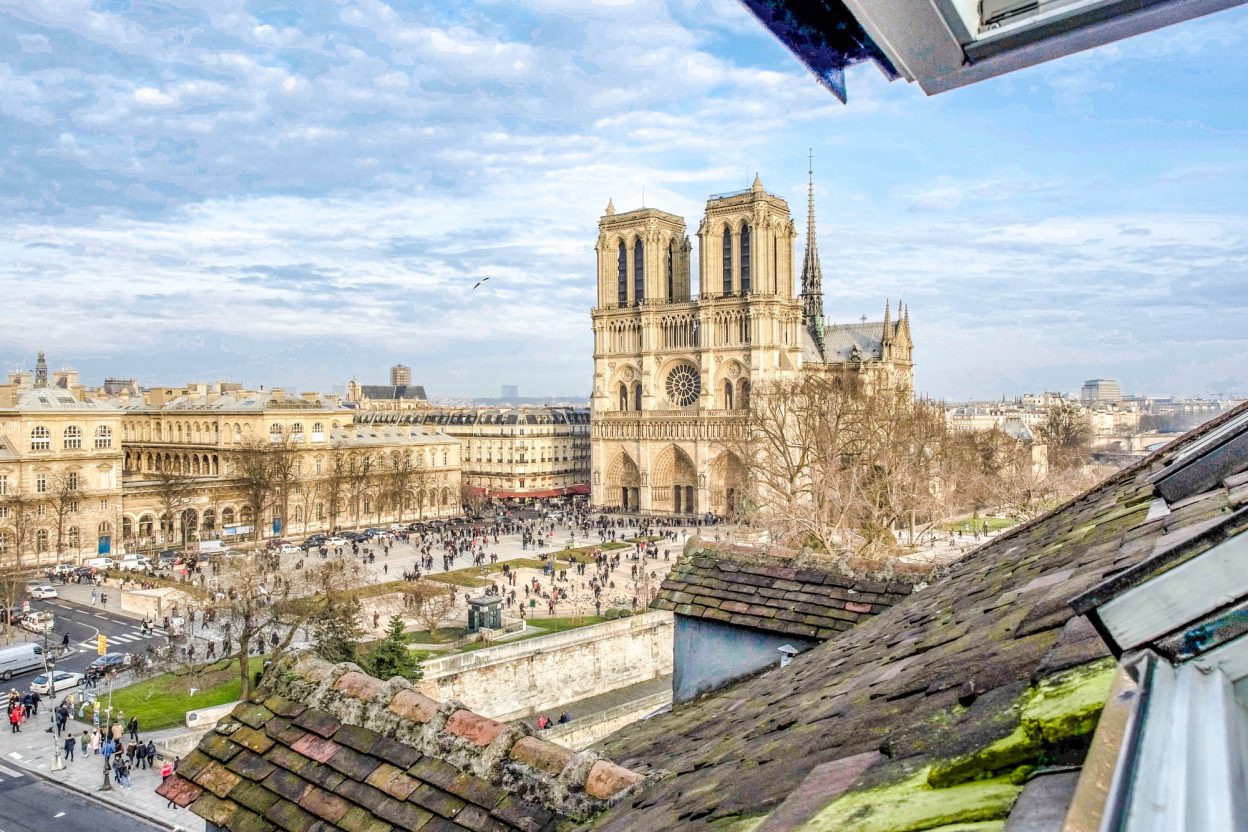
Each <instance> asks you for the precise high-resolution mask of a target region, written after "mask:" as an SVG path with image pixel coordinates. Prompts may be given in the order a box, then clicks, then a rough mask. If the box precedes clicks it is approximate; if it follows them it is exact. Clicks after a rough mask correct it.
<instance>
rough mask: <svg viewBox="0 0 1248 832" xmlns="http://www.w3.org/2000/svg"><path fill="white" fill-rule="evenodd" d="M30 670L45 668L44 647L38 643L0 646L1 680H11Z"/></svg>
mask: <svg viewBox="0 0 1248 832" xmlns="http://www.w3.org/2000/svg"><path fill="white" fill-rule="evenodd" d="M28 670H43V648H42V647H41V646H39V645H38V644H15V645H13V646H12V647H0V681H5V682H7V681H9V680H10V679H12V678H13V677H14V676H16V675H18V674H19V673H25V672H26V671H28Z"/></svg>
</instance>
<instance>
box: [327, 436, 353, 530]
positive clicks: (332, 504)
mask: <svg viewBox="0 0 1248 832" xmlns="http://www.w3.org/2000/svg"><path fill="white" fill-rule="evenodd" d="M349 467H350V459H349V455H348V452H347V450H346V449H345V448H334V449H332V450H331V451H330V454H329V470H328V471H327V473H326V475H325V480H324V486H325V504H326V505H325V508H326V512H327V513H328V515H329V527H330V528H331V529H337V528H338V517H339V515H341V514H342V504H343V500H345V499H346V494H347V490H348V489H347V481H348V478H349V476H348V475H349Z"/></svg>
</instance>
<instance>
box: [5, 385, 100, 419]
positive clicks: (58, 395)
mask: <svg viewBox="0 0 1248 832" xmlns="http://www.w3.org/2000/svg"><path fill="white" fill-rule="evenodd" d="M0 410H16V411H19V412H26V413H30V412H44V413H78V412H86V413H99V414H101V415H105V414H114V413H119V412H120V411H119V410H118V408H117V406H116V405H114V404H113V403H112V402H109V401H104V400H99V399H90V398H88V399H78V398H76V397H75V396H74V394H73V393H71V392H70V391H68V390H66V389H64V388H62V387H31V388H30V389H28V390H22V391H21V392H19V393H18V394H17V402H16V403H15V404H13V405H11V406H9V407H3V408H0Z"/></svg>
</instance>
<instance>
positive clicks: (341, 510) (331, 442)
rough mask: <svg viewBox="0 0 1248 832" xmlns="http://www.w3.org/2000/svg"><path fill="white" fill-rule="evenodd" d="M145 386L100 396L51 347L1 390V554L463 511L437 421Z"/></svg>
mask: <svg viewBox="0 0 1248 832" xmlns="http://www.w3.org/2000/svg"><path fill="white" fill-rule="evenodd" d="M137 389H138V388H137V384H133V383H128V384H126V385H124V386H122V387H121V388H120V389H119V390H118V393H117V395H114V396H108V395H106V393H105V391H104V390H99V391H93V393H88V392H87V391H86V390H84V389H83V387H82V386H81V385H79V384H78V382H77V374H76V373H74V372H73V371H72V370H64V371H58V372H52V373H49V371H48V369H47V364H46V361H45V360H44V358H43V354H42V353H40V356H39V362H38V364H37V366H36V369H35V371H34V373H33V374H32V373H30V372H27V371H19V372H16V373H12V374H10V376H9V383H8V384H4V385H0V557H3V558H6V559H12V558H14V557H16V556H18V555H19V554H20V555H21V558H22V560H23V562H26V563H43V564H48V563H54V562H56V561H57V560H58V559H59V560H61V561H66V562H81V561H82V560H84V559H86V558H88V557H92V556H95V555H97V554H100V555H103V554H110V555H120V554H121V553H123V552H127V551H129V552H134V551H145V550H147V549H150V548H153V547H166V546H169V547H173V546H183V545H187V544H190V543H193V542H195V541H200V540H210V539H225V540H227V541H231V540H244V539H250V538H254V537H257V536H258V537H259V538H261V539H263V538H266V537H274V536H278V535H284V536H294V537H301V536H303V535H305V534H308V533H312V532H315V531H326V530H330V529H335V528H357V527H363V526H378V525H381V526H385V525H389V524H391V523H397V522H407V521H412V520H418V519H429V518H436V517H448V516H453V515H455V514H458V513H459V512H460V510H461V505H462V504H461V482H460V449H461V442H460V440H458V439H456V438H455V437H453V436H450V435H448V434H447V433H445V432H442V431H440V430H439V429H438V428H437V426H436V425H424V424H415V423H408V424H384V425H383V424H369V423H366V422H358V423H357V421H356V415H357V413H358V411H356V410H354V409H352V408H348V407H345V406H344V405H343V404H342V403H341V402H338V401H337V400H336V399H335V398H333V397H322V396H319V395H318V394H316V393H307V394H303V395H295V394H293V393H289V392H287V391H283V390H279V389H273V390H267V391H266V390H260V391H248V390H244V389H243V388H242V387H241V385H234V384H213V385H208V384H191V385H187V386H185V387H157V388H151V389H148V390H147V391H145V392H142V393H139V394H135V391H136V390H137ZM260 459H263V460H265V462H264V464H263V465H260V464H258V463H257V462H256V461H257V460H260ZM248 460H250V462H249V461H248ZM265 466H268V467H265ZM261 481H264V482H267V485H265V486H257V485H256V483H257V482H261ZM257 502H259V503H260V505H258V506H257V505H255V503H257Z"/></svg>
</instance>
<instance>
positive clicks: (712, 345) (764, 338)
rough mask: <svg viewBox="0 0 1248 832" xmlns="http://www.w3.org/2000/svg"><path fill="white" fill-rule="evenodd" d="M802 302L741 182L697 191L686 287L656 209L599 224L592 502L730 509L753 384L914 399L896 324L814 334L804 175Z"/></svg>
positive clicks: (674, 223) (791, 241)
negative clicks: (869, 381) (897, 391)
mask: <svg viewBox="0 0 1248 832" xmlns="http://www.w3.org/2000/svg"><path fill="white" fill-rule="evenodd" d="M807 212H808V213H807V232H806V252H805V258H804V260H803V262H802V268H801V293H800V294H795V292H794V283H795V277H796V273H797V270H796V268H795V266H796V261H795V255H796V249H795V241H796V239H797V230H796V227H795V224H794V222H793V217H792V216H791V214H790V213H789V204H788V202H786V201H785V200H783V199H781V198H780V197H778V196H774V195H772V194H769V193H767V191H766V190H764V188H763V183H762V182H761V181H760V180H759V179H758V178H757V177H755V179H754V185H753V186H752V187H750V188H748V189H746V190H744V191H738V192H735V193H728V194H719V195H716V196H712V197H711V198H710V199H708V200H707V202H706V213H705V215H704V216H703V217H702V223H701V225H699V227H698V250H699V254H700V256H699V258H698V288H699V291H698V293H697V294H696V295H695V294H694V293H693V291H692V286H691V283H690V252H691V250H692V246H691V245H690V242H689V236H688V234H687V232H686V230H685V221H684V219H683V218H682V217H678V216H675V215H674V214H669V213H666V212H665V211H660V210H657V209H655V208H642V209H639V210H636V211H628V212H626V213H616V210H615V206H614V205H613V204H611V203H608V204H607V210H606V214H605V215H604V216H603V217H602V218H601V219H600V220H599V221H598V244H597V247H596V249H597V252H598V305H597V307H595V308H594V309H593V311H592V316H593V325H594V387H593V397H592V401H591V408H592V418H591V425H592V437H593V438H592V442H591V465H592V474H591V481H592V500H593V502H594V503H595V504H596V505H602V506H617V507H622V508H625V509H628V510H632V511H641V512H653V513H660V514H664V513H666V514H699V515H700V514H705V513H707V512H711V513H714V514H719V515H727V514H730V513H732V511H733V510H734V508H735V506H737V504H738V500H739V499H740V498H741V497H742V496H743V495H744V493H745V486H746V484H745V473H744V468H743V466H742V464H741V461H740V460H739V459H738V458H737V457H736V456H735V455H734V453H733V452H732V451H731V450H729V448H728V447H727V444H726V442H725V440H726V439H728V437H729V436H731V435H733V434H734V430H740V427H741V425H742V421H743V416H744V414H745V411H746V409H747V408H748V405H749V396H750V388H751V386H752V385H758V384H766V383H767V382H770V381H774V380H780V379H793V378H795V377H796V376H797V375H798V374H800V373H808V372H840V373H844V372H860V373H864V374H868V375H869V376H870V377H872V378H873V379H876V380H884V381H885V382H887V383H893V384H902V385H905V386H906V387H908V388H910V389H913V367H914V365H913V362H912V357H911V341H910V315H909V310H908V309H907V308H906V307H903V306H898V308H897V312H896V314H895V315H894V314H893V313H892V310H891V309H890V308H889V304H887V303H885V305H884V307H885V308H884V318H883V320H880V321H872V322H868V321H863V322H861V323H853V324H825V323H824V318H823V288H822V282H823V274H822V271H821V269H820V266H819V250H818V246H817V243H816V239H815V203H814V186H813V180H812V182H811V184H810V186H809V194H808V206H807Z"/></svg>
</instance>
